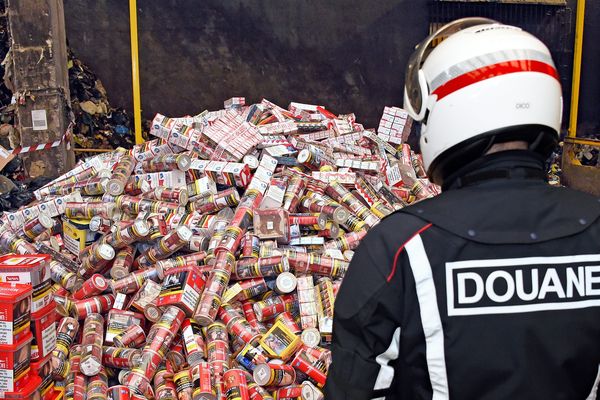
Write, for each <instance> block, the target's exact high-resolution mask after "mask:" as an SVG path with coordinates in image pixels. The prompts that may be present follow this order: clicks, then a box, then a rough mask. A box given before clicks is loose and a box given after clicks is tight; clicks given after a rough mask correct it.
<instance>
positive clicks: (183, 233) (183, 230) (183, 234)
mask: <svg viewBox="0 0 600 400" xmlns="http://www.w3.org/2000/svg"><path fill="white" fill-rule="evenodd" d="M192 235H193V232H192V230H191V229H190V228H188V227H187V226H185V225H181V226H178V227H177V236H179V238H180V239H181V240H184V241H186V242H189V241H190V239H192Z"/></svg>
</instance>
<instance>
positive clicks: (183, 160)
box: [177, 154, 192, 172]
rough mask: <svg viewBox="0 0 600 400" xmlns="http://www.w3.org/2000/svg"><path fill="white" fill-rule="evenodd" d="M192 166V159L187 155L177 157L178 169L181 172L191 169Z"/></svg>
mask: <svg viewBox="0 0 600 400" xmlns="http://www.w3.org/2000/svg"><path fill="white" fill-rule="evenodd" d="M191 165H192V159H191V158H190V156H188V155H187V154H180V155H179V156H178V157H177V168H179V170H181V171H183V172H185V171H187V170H188V169H190V166H191Z"/></svg>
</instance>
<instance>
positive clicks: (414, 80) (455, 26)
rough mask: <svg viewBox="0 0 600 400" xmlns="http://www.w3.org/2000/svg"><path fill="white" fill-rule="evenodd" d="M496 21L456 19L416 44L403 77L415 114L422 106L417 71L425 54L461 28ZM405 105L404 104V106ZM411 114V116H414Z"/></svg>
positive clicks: (425, 56) (419, 112)
mask: <svg viewBox="0 0 600 400" xmlns="http://www.w3.org/2000/svg"><path fill="white" fill-rule="evenodd" d="M497 23H498V22H497V21H494V20H492V19H488V18H479V17H476V18H462V19H457V20H456V21H452V22H450V23H448V24H446V25H444V26H442V27H441V28H439V29H438V30H437V31H435V32H434V33H432V34H431V35H429V36H427V37H426V38H425V40H423V41H422V42H421V43H419V44H418V45H417V47H416V48H415V51H414V52H413V54H412V55H411V56H410V58H409V60H408V67H407V68H406V76H405V79H404V82H405V92H406V98H407V100H408V102H409V103H410V108H412V110H413V112H414V114H415V115H419V114H421V111H422V108H423V106H424V105H423V98H424V95H426V93H425V94H424V93H423V92H422V90H421V84H420V82H419V71H420V70H421V67H422V66H423V62H424V61H425V60H426V59H427V56H428V55H429V53H431V51H432V50H433V48H434V47H435V46H436V45H438V44H439V43H440V42H441V41H442V40H444V39H445V38H447V37H448V36H450V35H452V34H454V33H456V32H458V31H461V30H463V29H467V28H470V27H472V26H477V25H487V24H497ZM406 106H407V105H406V104H405V108H407V107H406ZM415 115H413V118H414V117H415Z"/></svg>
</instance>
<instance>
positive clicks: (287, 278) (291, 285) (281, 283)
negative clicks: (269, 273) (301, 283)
mask: <svg viewBox="0 0 600 400" xmlns="http://www.w3.org/2000/svg"><path fill="white" fill-rule="evenodd" d="M297 283H298V280H297V279H296V277H295V276H294V274H292V273H291V272H282V273H281V274H279V275H278V276H277V279H276V280H275V286H276V287H277V291H278V292H279V293H292V292H293V291H294V290H295V289H296V285H297Z"/></svg>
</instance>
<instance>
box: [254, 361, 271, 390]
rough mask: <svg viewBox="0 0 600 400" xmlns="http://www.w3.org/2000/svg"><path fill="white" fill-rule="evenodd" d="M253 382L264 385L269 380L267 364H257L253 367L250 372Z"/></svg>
mask: <svg viewBox="0 0 600 400" xmlns="http://www.w3.org/2000/svg"><path fill="white" fill-rule="evenodd" d="M252 377H253V378H254V382H256V384H257V385H260V386H264V385H267V384H268V383H269V381H270V380H271V367H270V366H269V365H268V364H259V365H257V366H256V367H255V368H254V371H253V373H252Z"/></svg>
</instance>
